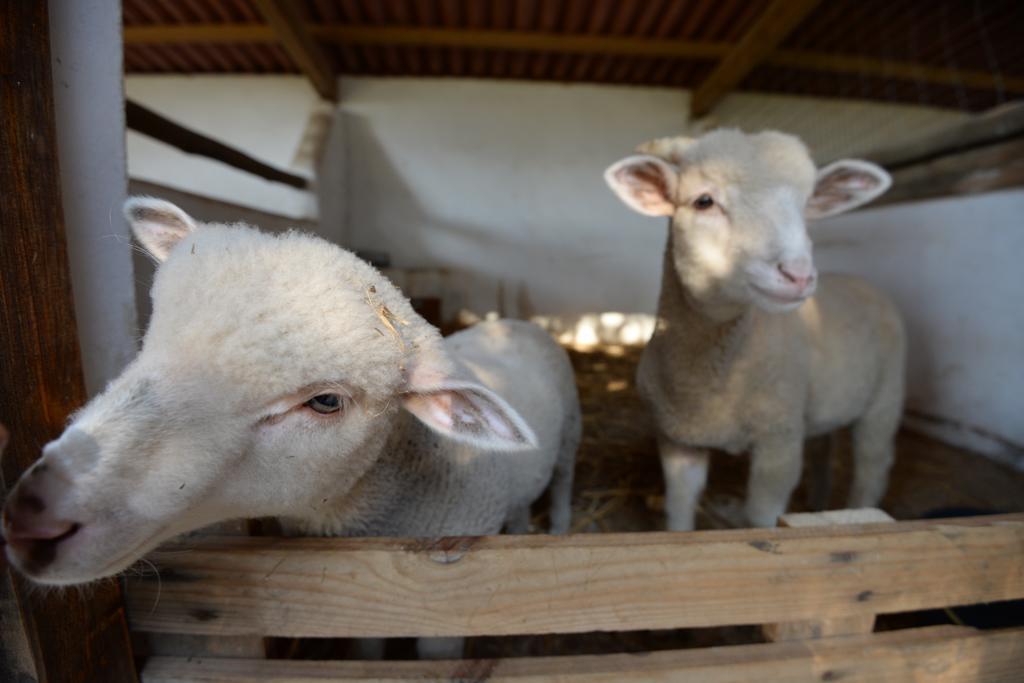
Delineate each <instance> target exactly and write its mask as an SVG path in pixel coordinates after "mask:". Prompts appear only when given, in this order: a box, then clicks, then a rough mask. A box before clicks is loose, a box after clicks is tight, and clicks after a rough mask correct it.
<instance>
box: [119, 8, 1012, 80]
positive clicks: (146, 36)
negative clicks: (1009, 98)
mask: <svg viewBox="0 0 1024 683" xmlns="http://www.w3.org/2000/svg"><path fill="white" fill-rule="evenodd" d="M307 30H308V31H309V33H310V35H312V36H313V37H314V38H317V39H319V40H321V41H327V42H331V43H336V44H346V45H371V46H381V45H390V46H399V45H404V46H415V47H466V48H478V49H483V50H513V51H527V52H550V53H558V54H577V55H622V56H643V57H668V58H675V59H692V60H717V59H721V58H722V57H724V56H725V55H727V54H728V53H729V51H730V49H731V48H732V47H733V46H732V45H731V44H729V43H722V42H712V41H690V40H666V39H661V38H628V37H620V36H594V35H567V34H558V33H546V32H541V31H490V30H471V29H456V28H426V27H402V26H352V25H345V24H308V25H307ZM124 42H125V44H126V45H173V44H190V43H196V44H208V45H231V44H241V43H272V42H276V40H275V34H274V32H273V31H272V30H271V29H270V28H269V27H268V26H265V25H262V24H175V25H157V26H126V27H125V28H124ZM763 63H765V64H770V65H772V66H780V67H786V68H793V69H801V70H805V71H814V72H824V73H837V74H864V75H867V76H879V77H883V78H893V79H897V80H910V81H921V82H924V83H936V84H939V85H963V86H964V87H967V88H978V89H981V90H991V89H993V88H995V87H996V84H997V81H998V83H1000V84H1001V85H1002V87H1003V88H1005V89H1006V91H1007V92H1011V93H1020V92H1024V78H1020V77H1014V76H1008V75H1006V74H1002V75H995V74H993V73H991V72H989V71H972V70H965V69H955V70H953V69H942V68H937V67H930V66H925V65H921V64H915V63H913V62H900V61H891V60H883V59H873V58H867V57H860V56H845V55H836V54H832V53H827V52H811V51H802V50H778V51H776V52H772V53H770V54H769V55H768V56H767V57H765V58H764V60H763Z"/></svg>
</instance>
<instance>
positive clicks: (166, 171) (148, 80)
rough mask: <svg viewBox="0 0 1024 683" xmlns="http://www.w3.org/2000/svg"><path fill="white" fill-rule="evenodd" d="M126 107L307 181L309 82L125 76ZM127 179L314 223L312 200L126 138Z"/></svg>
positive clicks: (315, 104)
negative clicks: (140, 107) (130, 104)
mask: <svg viewBox="0 0 1024 683" xmlns="http://www.w3.org/2000/svg"><path fill="white" fill-rule="evenodd" d="M125 91H126V93H127V96H128V98H129V99H131V100H134V101H136V102H138V103H139V104H141V105H143V106H145V107H148V108H149V109H152V110H153V111H155V112H157V113H158V114H161V115H163V116H165V117H167V118H169V119H171V120H172V121H174V122H176V123H179V124H181V125H183V126H185V127H187V128H191V129H192V130H194V131H196V132H199V133H203V134H205V135H208V136H210V137H212V138H214V139H216V140H218V141H220V142H223V143H224V144H227V145H231V146H232V147H235V148H237V149H239V150H240V151H242V152H245V153H246V154H248V155H249V156H252V157H255V158H256V159H259V160H260V161H263V162H264V163H267V164H269V165H271V166H275V167H277V168H281V169H284V170H288V171H291V172H292V173H298V174H299V175H303V174H308V173H310V171H311V169H310V168H309V166H308V162H309V160H308V159H307V158H305V157H304V154H303V142H304V139H303V138H304V135H305V133H306V132H307V127H308V126H309V123H310V120H311V118H314V119H315V116H316V113H317V111H318V109H319V106H320V104H319V102H320V101H319V98H318V97H317V94H316V92H315V91H314V90H313V89H312V87H310V85H309V82H308V81H307V80H306V79H304V78H301V77H298V76H129V77H127V78H126V79H125ZM127 137H128V172H129V175H130V176H131V177H132V178H136V179H139V180H145V181H149V182H153V183H157V184H160V185H165V186H168V187H172V188H175V189H178V190H182V191H185V192H192V193H196V194H201V195H204V196H207V197H211V198H214V199H222V200H224V201H227V202H232V203H235V204H243V205H245V206H249V207H252V208H254V209H259V210H262V211H269V212H271V213H275V214H280V215H284V216H291V217H295V218H312V217H316V215H317V202H316V196H315V195H314V194H313V193H311V192H307V191H303V190H298V189H295V188H292V187H289V186H287V185H283V184H281V183H274V182H270V181H268V180H264V179H262V178H259V177H257V176H254V175H251V174H249V173H245V172H243V171H239V170H236V169H234V168H232V167H230V166H227V165H225V164H222V163H220V162H218V161H214V160H212V159H207V158H206V157H200V156H193V155H189V154H185V153H184V152H181V151H179V150H177V149H175V148H174V147H171V146H169V145H165V144H163V143H161V142H157V141H156V140H153V139H152V138H149V137H147V136H145V135H141V134H139V133H136V132H134V131H129V132H128V136H127Z"/></svg>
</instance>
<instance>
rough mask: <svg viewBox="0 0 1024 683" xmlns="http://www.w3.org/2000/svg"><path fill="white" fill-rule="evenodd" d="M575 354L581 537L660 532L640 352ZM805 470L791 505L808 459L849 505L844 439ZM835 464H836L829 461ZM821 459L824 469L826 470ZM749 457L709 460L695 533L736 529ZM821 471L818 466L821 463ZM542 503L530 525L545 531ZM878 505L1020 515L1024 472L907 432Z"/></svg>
mask: <svg viewBox="0 0 1024 683" xmlns="http://www.w3.org/2000/svg"><path fill="white" fill-rule="evenodd" d="M610 351H614V352H609V351H593V352H576V351H573V352H571V355H572V361H573V365H574V367H575V369H576V380H577V385H578V387H579V394H580V402H581V404H582V408H583V443H582V445H581V447H580V450H579V455H578V459H577V466H576V481H575V486H574V495H573V526H572V529H573V531H574V532H576V533H589V532H593V533H601V532H616V531H619V532H625V531H653V530H661V529H664V521H663V517H664V515H663V511H662V503H663V498H662V478H661V468H660V464H659V462H658V458H657V449H656V446H655V441H654V435H653V430H652V425H651V421H650V419H649V417H648V416H647V413H646V411H645V409H644V407H643V404H642V402H641V401H640V398H639V396H638V395H637V393H636V390H635V384H634V379H633V378H634V375H635V372H636V365H637V362H638V360H639V357H640V350H639V349H634V348H619V347H616V348H615V349H612V350H610ZM806 453H807V457H806V458H805V467H804V476H803V477H802V480H801V484H800V487H799V488H798V489H797V491H796V492H795V493H794V495H793V498H792V500H791V502H790V511H797V512H800V511H808V510H812V509H814V506H813V505H812V501H811V496H812V491H811V490H810V489H812V488H814V487H811V486H808V481H809V480H810V479H812V476H811V472H810V469H811V468H812V467H813V464H812V463H815V462H817V463H819V464H820V463H825V464H826V465H828V466H830V469H831V479H832V486H831V494H830V495H829V498H828V506H827V507H829V508H840V507H843V505H842V503H843V501H844V499H845V497H846V495H847V492H848V490H849V483H850V464H851V457H850V452H849V443H848V438H846V437H845V436H844V435H839V437H838V448H837V449H836V452H835V453H834V454H832V455H831V456H830V455H829V448H828V442H827V440H818V441H815V442H809V443H808V445H807V448H806ZM829 460H831V462H829ZM820 466H821V465H819V467H820ZM747 468H748V459H747V458H746V457H733V456H729V455H726V454H721V455H716V456H714V457H712V461H711V472H710V476H709V481H708V487H707V490H706V492H705V495H704V498H703V501H702V504H701V507H700V509H699V511H698V518H697V527H698V529H711V528H726V527H729V526H730V523H729V521H728V519H729V515H728V514H727V511H731V510H735V509H736V507H737V503H738V502H739V501H741V500H742V499H743V494H744V491H745V488H746V478H747ZM817 471H821V470H820V469H819V470H817ZM544 504H545V501H542V502H541V504H540V505H538V506H537V515H536V516H535V518H534V523H535V525H536V526H537V528H538V529H545V528H546V526H547V520H546V516H545V513H544V512H543V510H544ZM882 507H883V508H884V509H885V510H886V511H887V512H888V513H889V514H891V515H892V516H893V517H895V518H896V519H915V518H920V517H923V516H926V515H927V514H928V513H930V512H933V511H936V510H940V509H944V508H975V509H979V510H987V511H992V512H1017V511H1024V473H1022V472H1017V471H1015V470H1013V469H1011V468H1008V467H1005V466H1003V465H1000V464H999V463H996V462H993V461H992V460H989V459H987V458H984V457H980V456H978V455H976V454H972V453H969V452H966V451H963V450H960V449H957V448H954V447H951V446H948V445H946V444H943V443H941V442H939V441H935V440H934V439H930V438H928V437H926V436H923V435H920V434H917V433H913V432H909V431H902V432H900V434H899V435H898V437H897V443H896V464H895V465H894V467H893V470H892V475H891V481H890V485H889V490H888V494H887V495H886V497H885V499H884V501H883V502H882ZM935 620H938V621H940V622H944V623H949V622H948V620H947V615H945V614H943V613H941V612H939V613H938V614H934V613H929V614H919V615H914V616H913V617H895V616H893V617H882V618H880V619H879V628H886V627H891V626H895V625H899V626H910V625H918V624H923V623H934V622H935ZM760 640H761V635H760V630H759V629H758V628H755V627H735V628H714V629H689V630H673V631H634V632H624V633H589V634H578V635H565V636H533V637H515V638H474V639H471V640H470V641H469V643H468V646H467V652H466V655H467V656H471V657H505V656H523V655H531V656H540V655H559V654H591V653H593V654H600V653H606V652H633V651H644V650H656V649H668V648H687V647H706V646H711V645H729V644H740V643H751V642H759V641H760Z"/></svg>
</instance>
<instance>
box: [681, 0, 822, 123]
mask: <svg viewBox="0 0 1024 683" xmlns="http://www.w3.org/2000/svg"><path fill="white" fill-rule="evenodd" d="M818 2H819V0H774V2H772V4H771V5H769V6H768V7H767V8H766V9H765V10H764V11H763V12H761V15H760V16H759V17H758V18H757V21H755V22H754V25H753V26H751V27H750V30H749V31H747V32H746V33H745V34H744V35H743V37H742V38H740V41H739V42H738V43H737V44H736V46H735V47H734V48H733V49H732V50H730V51H729V53H728V54H727V55H726V56H725V58H724V59H722V61H720V62H719V63H718V65H717V66H716V67H715V70H714V71H712V72H711V75H709V76H708V77H707V78H706V79H705V80H704V82H703V83H701V84H700V86H698V87H697V89H696V90H694V93H693V97H692V98H691V100H690V113H691V114H692V115H693V116H694V117H695V118H696V117H698V116H703V115H704V114H707V113H708V112H710V111H711V110H712V109H713V108H714V107H715V105H716V104H718V102H719V101H721V99H722V98H723V97H725V96H726V95H727V94H728V93H729V92H730V91H732V90H733V89H735V88H736V86H738V85H739V84H740V83H741V82H743V79H744V78H746V77H747V76H748V75H749V74H750V72H751V71H753V70H754V69H755V68H756V67H757V66H758V65H759V64H761V62H763V61H764V60H765V58H766V57H768V56H769V55H770V54H771V52H772V51H773V50H774V49H775V48H776V47H778V46H779V45H781V44H782V41H784V40H785V39H786V38H787V37H788V36H789V34H790V33H792V32H793V31H794V30H795V29H796V27H797V26H799V25H800V22H802V21H803V20H804V19H806V18H807V15H808V14H810V13H811V10H813V9H814V8H815V6H816V5H817V4H818Z"/></svg>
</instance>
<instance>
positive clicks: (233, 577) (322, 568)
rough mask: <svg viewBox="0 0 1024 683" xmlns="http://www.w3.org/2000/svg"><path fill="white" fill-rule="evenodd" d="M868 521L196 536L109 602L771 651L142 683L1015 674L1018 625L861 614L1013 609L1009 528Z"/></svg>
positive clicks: (1022, 584)
mask: <svg viewBox="0 0 1024 683" xmlns="http://www.w3.org/2000/svg"><path fill="white" fill-rule="evenodd" d="M883 514H884V513H879V512H878V511H853V512H850V511H847V512H845V513H841V514H840V515H839V516H838V517H837V515H836V513H825V514H822V515H791V516H787V517H784V518H783V520H782V521H783V523H784V524H786V525H787V526H784V527H780V528H777V529H742V530H733V531H702V532H695V533H644V534H587V535H578V536H564V537H551V536H495V537H473V538H446V539H439V540H426V541H425V540H408V539H406V540H402V539H346V538H326V539H323V538H320V539H311V538H295V539H284V538H253V537H231V538H219V537H211V538H201V539H198V540H196V541H195V542H192V543H189V544H188V545H187V546H168V547H165V548H162V549H161V550H159V551H158V552H156V553H155V554H154V555H153V556H152V557H151V559H152V560H153V561H154V562H155V563H156V564H157V565H158V566H160V567H161V573H160V579H159V580H158V579H157V578H156V577H155V576H150V577H139V578H132V579H130V580H129V581H128V587H127V588H128V590H127V595H126V600H127V605H128V610H129V618H130V622H131V624H132V628H133V629H134V630H137V631H144V632H149V633H162V634H194V635H202V636H206V637H208V638H209V639H211V640H213V641H216V640H217V639H219V638H222V637H224V638H228V639H230V638H236V639H237V638H239V637H244V636H250V637H251V636H286V637H403V636H454V635H514V634H539V633H580V632H589V631H626V630H637V629H664V628H686V627H709V626H727V625H738V624H762V625H764V626H765V633H766V634H767V635H768V637H769V639H771V640H773V641H775V642H768V643H763V644H755V645H742V646H726V647H714V648H705V649H697V650H684V651H665V652H655V653H647V654H645V655H643V656H638V655H633V654H612V655H590V656H565V657H543V658H516V659H505V660H463V661H454V662H355V661H323V662H309V661H302V662H300V661H286V660H263V659H253V658H236V659H229V658H217V657H206V656H204V657H191V658H190V657H184V656H182V657H153V658H151V659H150V660H149V661H148V663H147V664H146V666H145V668H144V670H143V672H142V678H143V680H144V681H147V682H149V683H169V682H171V681H175V682H177V681H250V680H251V681H274V682H278V683H283V682H286V681H287V682H289V683H292V682H298V681H322V680H422V679H443V680H447V679H456V680H483V679H488V680H504V679H509V680H515V681H548V680H559V681H563V680H564V681H584V680H585V681H640V680H644V681H646V680H681V679H684V678H685V680H688V681H689V680H700V681H704V680H707V681H734V680H735V681H744V680H753V679H755V678H756V679H758V680H763V681H800V680H814V681H822V680H825V681H827V680H842V681H851V680H863V681H888V680H908V679H913V680H929V681H931V680H936V681H989V680H992V681H1020V680H1024V629H1007V630H998V631H976V630H974V629H971V628H967V627H956V626H948V627H947V626H943V627H929V628H917V629H907V630H902V631H890V632H885V633H874V632H872V630H873V624H874V618H875V615H877V614H885V613H894V612H906V611H913V610H922V609H931V608H942V607H949V606H957V605H967V604H974V603H984V602H994V601H1000V600H1011V599H1021V598H1024V515H1021V514H1018V515H1002V516H991V517H975V518H967V519H954V520H940V521H919V522H899V523H894V522H887V521H878V520H884V519H885V517H884V516H883V517H880V516H879V515H883ZM864 520H871V521H868V522H867V523H864ZM207 651H209V650H207Z"/></svg>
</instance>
